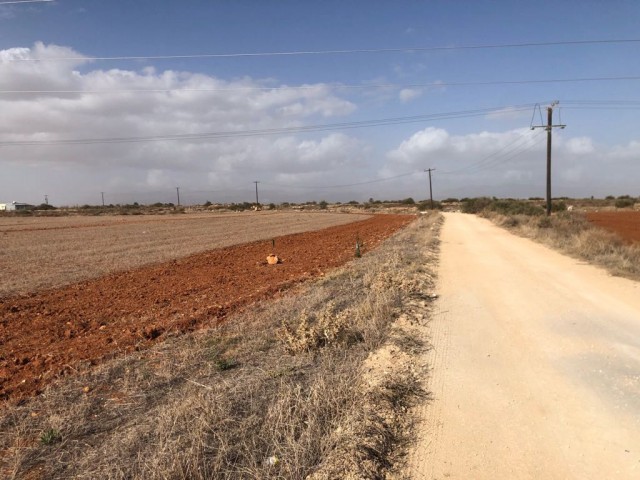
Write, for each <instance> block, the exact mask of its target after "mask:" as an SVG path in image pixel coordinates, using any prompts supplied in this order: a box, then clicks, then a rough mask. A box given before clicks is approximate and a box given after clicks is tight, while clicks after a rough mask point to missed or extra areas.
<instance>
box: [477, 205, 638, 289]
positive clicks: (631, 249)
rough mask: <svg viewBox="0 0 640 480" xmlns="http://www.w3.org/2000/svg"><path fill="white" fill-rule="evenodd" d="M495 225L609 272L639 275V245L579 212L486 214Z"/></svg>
mask: <svg viewBox="0 0 640 480" xmlns="http://www.w3.org/2000/svg"><path fill="white" fill-rule="evenodd" d="M486 216H488V217H489V218H490V219H491V220H493V221H494V222H495V223H497V224H498V225H501V226H503V227H506V228H509V229H510V230H512V231H514V232H516V233H518V234H519V235H522V236H525V237H528V238H532V239H535V240H537V241H540V242H542V243H544V244H546V245H549V246H550V247H553V248H556V249H558V250H560V251H562V252H564V253H566V254H568V255H571V256H573V257H577V258H580V259H583V260H586V261H588V262H591V263H594V264H596V265H600V266H603V267H605V268H607V269H608V270H609V271H610V272H611V273H612V274H614V275H620V276H625V277H629V278H633V279H636V280H638V279H640V245H638V244H631V245H630V244H628V243H626V242H624V241H623V240H622V239H621V238H620V237H618V236H617V235H615V234H614V233H611V232H609V231H607V230H604V229H602V228H598V227H595V226H593V225H592V224H591V223H589V222H588V221H587V220H586V218H585V217H584V215H582V214H580V213H568V212H567V213H562V214H558V215H554V216H552V217H550V218H547V217H531V216H525V215H512V216H504V215H497V214H486Z"/></svg>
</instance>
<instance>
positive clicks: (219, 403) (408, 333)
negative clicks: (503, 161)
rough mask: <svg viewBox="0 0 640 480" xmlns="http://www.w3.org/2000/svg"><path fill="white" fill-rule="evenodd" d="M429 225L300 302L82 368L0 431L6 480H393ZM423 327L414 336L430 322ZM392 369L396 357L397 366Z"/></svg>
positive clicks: (428, 269)
mask: <svg viewBox="0 0 640 480" xmlns="http://www.w3.org/2000/svg"><path fill="white" fill-rule="evenodd" d="M440 222H441V219H440V216H439V215H438V214H435V213H434V214H430V215H423V216H421V218H420V219H418V220H417V221H416V222H414V223H413V224H412V225H411V226H409V227H408V228H406V229H405V230H403V231H401V232H400V233H398V234H396V235H395V236H394V237H392V238H390V239H388V240H387V241H385V242H384V243H382V244H381V245H380V247H379V248H377V249H376V250H375V251H373V252H370V253H368V254H366V255H363V256H362V258H357V259H355V258H354V261H353V262H351V263H350V264H349V265H347V266H346V267H344V268H342V269H339V270H336V271H334V272H333V273H331V274H328V275H326V276H325V277H324V278H322V279H321V280H319V281H317V282H313V283H310V284H307V285H306V286H303V287H301V288H300V290H299V291H298V292H297V293H296V294H295V295H294V294H289V295H285V296H283V297H281V298H278V299H275V300H273V301H270V302H264V303H260V304H256V305H255V306H254V307H250V308H247V309H246V310H245V311H244V312H241V313H239V314H237V315H234V316H233V317H231V318H228V319H227V320H226V322H225V323H224V324H222V325H220V326H218V327H216V328H211V329H209V330H205V331H201V332H198V333H195V334H190V335H185V336H179V337H175V338H173V339H169V340H167V341H165V342H163V343H162V344H159V345H157V346H156V347H154V348H152V349H150V350H147V351H144V352H138V353H136V354H134V355H129V356H126V357H122V358H117V359H113V360H111V361H108V362H107V363H104V364H103V365H102V366H100V367H94V368H90V367H87V369H86V370H85V371H84V372H79V373H78V374H77V375H74V376H72V377H69V378H67V379H66V380H63V381H61V382H59V383H58V384H57V385H53V386H51V387H49V388H48V389H47V390H46V391H45V392H44V394H43V395H41V396H39V397H37V398H34V399H32V400H30V401H27V402H25V403H23V404H21V405H18V406H5V407H4V411H3V412H2V414H1V418H0V476H2V478H10V479H17V478H47V479H63V478H65V479H66V478H79V479H84V478H86V479H93V478H105V479H131V478H144V479H166V478H189V479H205V478H207V479H213V478H215V479H238V478H247V479H256V478H257V479H261V478H287V479H306V478H309V479H315V480H320V479H333V478H373V479H375V478H387V477H386V476H387V474H388V473H389V472H392V471H394V470H395V469H397V468H399V467H400V466H401V465H402V461H403V452H404V451H405V447H406V446H407V445H408V442H409V438H410V434H411V431H412V422H411V416H410V415H408V414H407V412H408V411H409V409H410V407H411V406H412V405H414V404H415V403H416V402H419V401H423V400H424V399H425V398H426V394H425V393H424V391H423V390H422V384H421V375H418V374H417V373H416V371H415V369H414V368H413V366H412V365H411V364H410V362H409V363H406V362H403V361H394V362H388V363H383V364H378V363H376V362H375V361H372V358H373V359H375V358H377V356H380V355H381V354H380V352H381V351H386V352H387V353H388V354H389V355H396V356H397V355H404V357H403V358H409V357H410V356H412V355H417V353H418V352H420V351H422V350H423V349H424V348H426V347H425V344H424V339H422V338H420V337H419V336H418V335H416V334H415V333H414V331H413V330H412V329H411V328H410V327H409V326H405V327H402V321H401V320H402V319H403V318H405V320H406V316H407V315H410V314H412V313H411V312H412V311H413V310H415V309H417V310H420V311H422V312H427V311H428V303H429V302H430V300H431V298H433V296H432V295H431V294H430V291H431V290H432V288H433V275H434V273H433V272H434V268H435V261H436V255H437V249H438V240H437V236H438V231H439V225H440ZM425 321H426V317H425V316H424V315H423V314H419V315H417V314H416V316H414V317H412V320H411V322H405V323H406V325H409V323H415V322H425ZM394 358H397V357H394Z"/></svg>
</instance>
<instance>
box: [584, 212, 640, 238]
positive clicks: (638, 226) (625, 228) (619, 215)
mask: <svg viewBox="0 0 640 480" xmlns="http://www.w3.org/2000/svg"><path fill="white" fill-rule="evenodd" d="M586 215H587V220H589V222H591V223H593V224H594V225H597V226H599V227H602V228H605V229H607V230H609V231H612V232H614V233H616V234H617V235H619V236H620V237H621V238H623V239H624V240H626V241H629V242H640V212H629V211H627V212H588V213H587V214H586Z"/></svg>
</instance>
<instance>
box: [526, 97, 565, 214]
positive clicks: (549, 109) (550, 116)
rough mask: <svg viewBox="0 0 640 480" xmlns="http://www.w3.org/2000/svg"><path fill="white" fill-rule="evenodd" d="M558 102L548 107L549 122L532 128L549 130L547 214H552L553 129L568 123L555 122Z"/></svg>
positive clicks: (563, 126)
mask: <svg viewBox="0 0 640 480" xmlns="http://www.w3.org/2000/svg"><path fill="white" fill-rule="evenodd" d="M557 104H558V101H557V100H556V101H555V102H553V103H551V105H549V106H548V107H547V124H546V125H535V126H531V130H534V129H536V128H544V129H545V130H546V131H547V216H550V215H551V131H552V130H553V129H554V128H565V127H566V125H562V124H558V125H554V124H553V107H555V106H556V105H557Z"/></svg>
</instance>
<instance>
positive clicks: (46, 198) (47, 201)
mask: <svg viewBox="0 0 640 480" xmlns="http://www.w3.org/2000/svg"><path fill="white" fill-rule="evenodd" d="M44 203H45V204H47V205H49V195H45V196H44Z"/></svg>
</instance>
